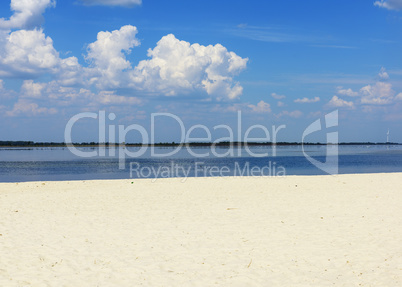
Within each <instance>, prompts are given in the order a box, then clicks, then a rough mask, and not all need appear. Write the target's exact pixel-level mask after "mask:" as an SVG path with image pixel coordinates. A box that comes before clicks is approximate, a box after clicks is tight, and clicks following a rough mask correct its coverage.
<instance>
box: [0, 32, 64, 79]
mask: <svg viewBox="0 0 402 287" xmlns="http://www.w3.org/2000/svg"><path fill="white" fill-rule="evenodd" d="M0 46H2V47H0V48H2V49H1V50H0V76H8V77H10V76H18V75H32V76H37V75H39V74H42V73H45V72H55V69H56V68H57V66H58V65H59V63H60V58H59V53H58V52H57V51H56V50H55V49H54V47H53V41H52V39H51V38H50V37H46V36H45V34H44V33H43V31H42V30H37V29H35V30H18V31H15V32H12V33H10V34H9V35H8V36H7V37H6V39H5V41H3V42H2V43H1V42H0Z"/></svg>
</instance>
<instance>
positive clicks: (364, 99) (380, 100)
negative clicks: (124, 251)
mask: <svg viewBox="0 0 402 287" xmlns="http://www.w3.org/2000/svg"><path fill="white" fill-rule="evenodd" d="M359 93H360V95H361V103H362V104H368V105H387V104H390V103H392V102H393V100H394V95H395V92H394V91H393V90H392V85H391V84H390V83H385V82H377V83H375V85H367V86H365V87H363V88H361V89H360V92H359Z"/></svg>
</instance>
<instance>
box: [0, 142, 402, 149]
mask: <svg viewBox="0 0 402 287" xmlns="http://www.w3.org/2000/svg"><path fill="white" fill-rule="evenodd" d="M301 145H309V146H326V145H339V146H349V145H350V146H353V145H402V144H401V143H393V142H389V143H387V142H385V143H374V142H342V143H338V144H333V143H319V142H317V143H311V142H307V143H301V142H277V143H272V142H218V143H213V142H191V143H176V142H171V143H167V142H164V143H162V142H161V143H153V144H149V143H146V144H145V143H96V142H83V143H63V142H33V141H0V148H36V147H69V146H76V147H117V146H118V147H144V146H145V147H179V146H182V147H212V146H216V147H239V146H240V147H243V146H301Z"/></svg>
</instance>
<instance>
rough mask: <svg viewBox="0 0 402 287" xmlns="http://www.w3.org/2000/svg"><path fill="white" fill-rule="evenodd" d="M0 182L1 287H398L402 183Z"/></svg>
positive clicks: (348, 178) (388, 178)
mask: <svg viewBox="0 0 402 287" xmlns="http://www.w3.org/2000/svg"><path fill="white" fill-rule="evenodd" d="M181 180H182V179H177V178H172V179H163V180H162V179H159V180H157V181H156V182H152V181H151V180H148V179H145V180H106V181H76V182H29V183H18V184H17V183H2V184H0V286H320V287H321V286H376V287H378V286H387V287H390V286H402V174H397V173H394V174H361V175H338V176H309V177H307V176H288V177H282V178H280V177H278V178H251V177H250V178H246V177H238V178H233V177H228V178H190V179H187V181H185V182H184V183H183V182H181Z"/></svg>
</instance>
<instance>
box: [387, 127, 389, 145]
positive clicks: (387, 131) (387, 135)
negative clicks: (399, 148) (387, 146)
mask: <svg viewBox="0 0 402 287" xmlns="http://www.w3.org/2000/svg"><path fill="white" fill-rule="evenodd" d="M387 143H389V129H388V131H387Z"/></svg>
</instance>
